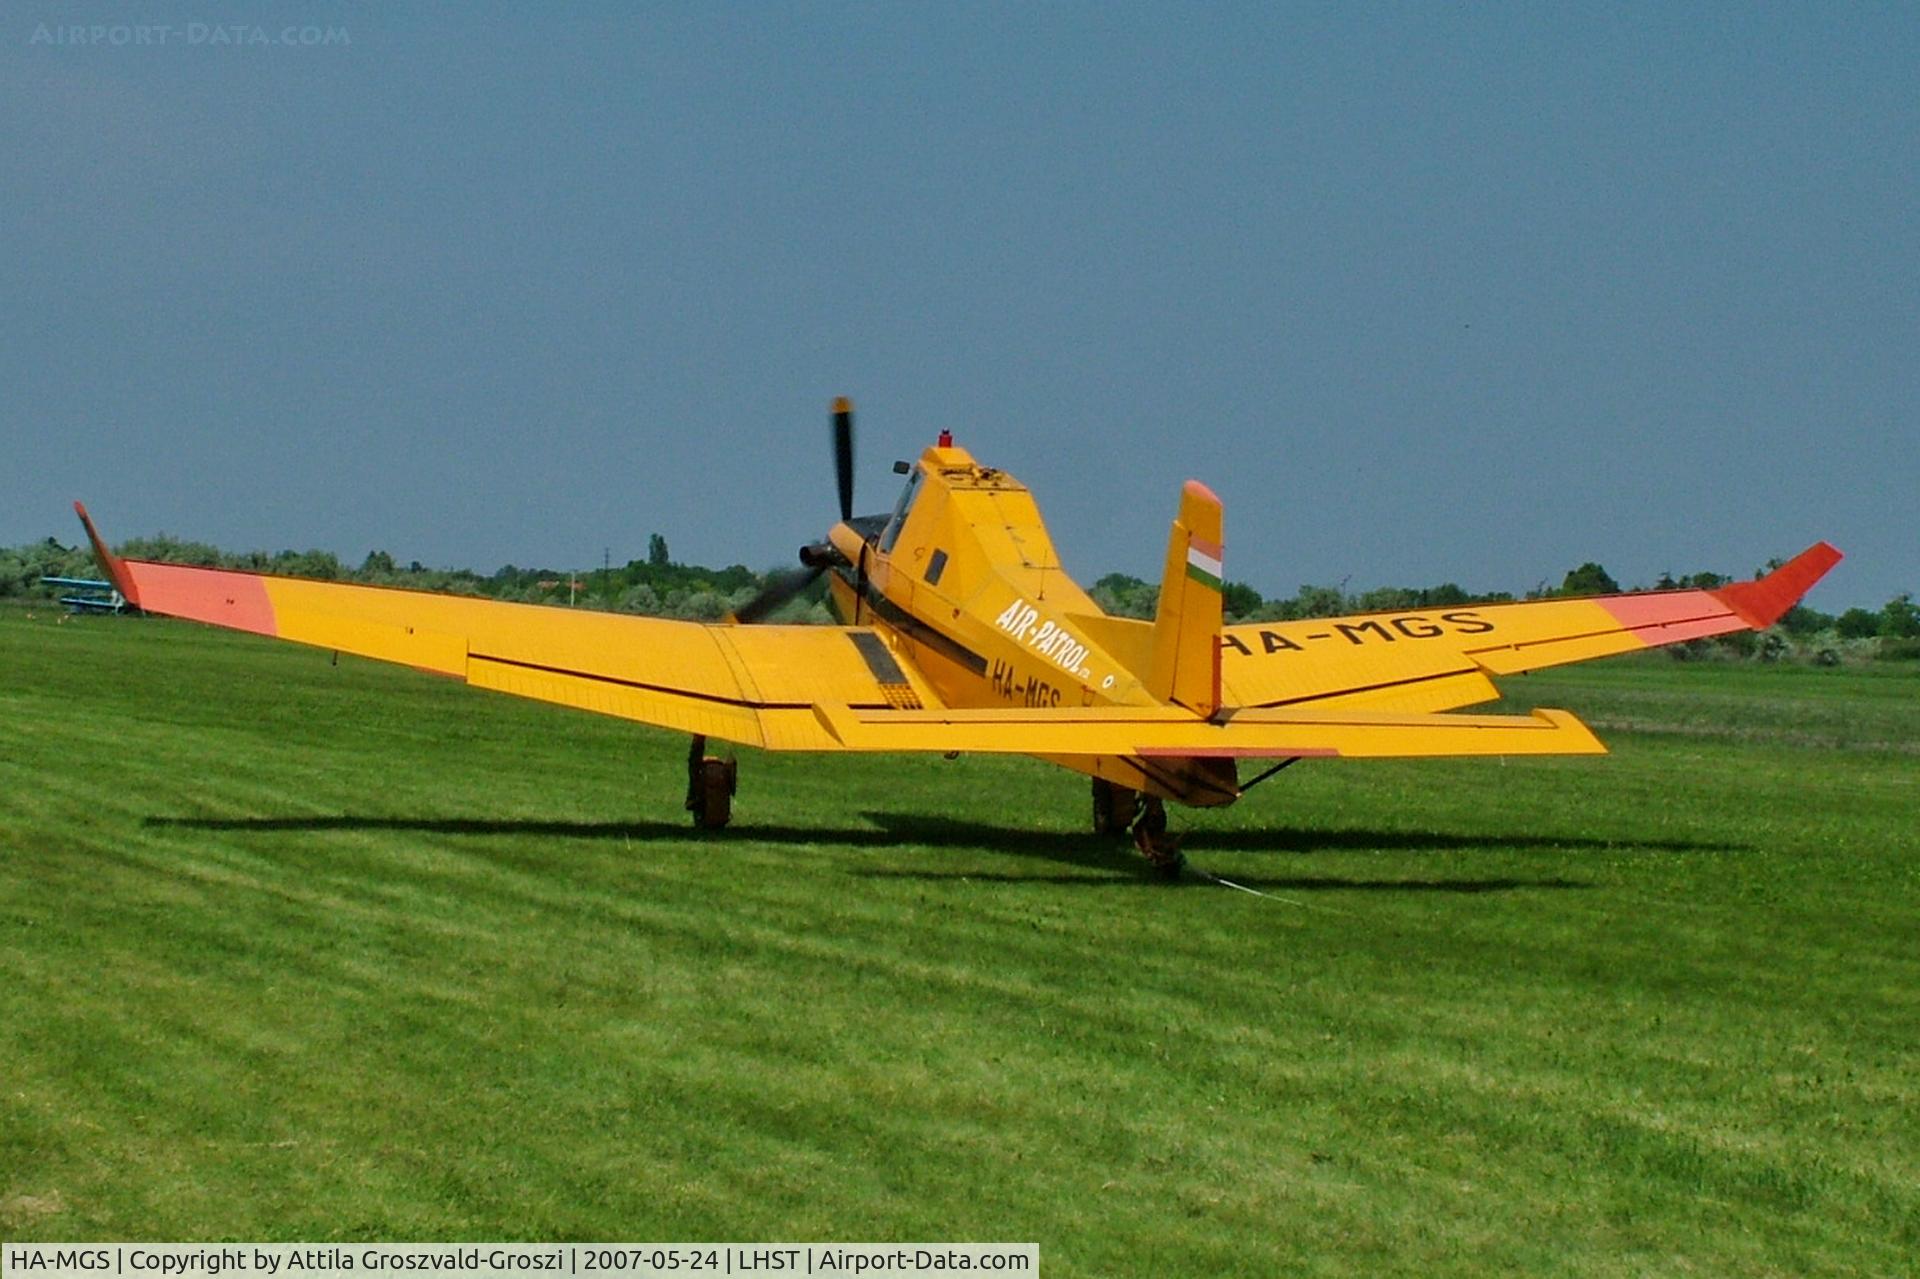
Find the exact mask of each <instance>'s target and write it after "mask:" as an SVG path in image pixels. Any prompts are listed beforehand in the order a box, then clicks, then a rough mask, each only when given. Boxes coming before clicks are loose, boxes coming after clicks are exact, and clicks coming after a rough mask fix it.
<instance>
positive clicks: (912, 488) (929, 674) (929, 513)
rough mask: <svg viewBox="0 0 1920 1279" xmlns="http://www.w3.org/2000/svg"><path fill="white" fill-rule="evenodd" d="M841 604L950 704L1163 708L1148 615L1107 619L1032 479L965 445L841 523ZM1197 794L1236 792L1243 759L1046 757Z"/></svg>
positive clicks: (942, 451) (834, 585)
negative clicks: (1148, 682)
mask: <svg viewBox="0 0 1920 1279" xmlns="http://www.w3.org/2000/svg"><path fill="white" fill-rule="evenodd" d="M829 536H830V540H831V541H832V543H833V546H834V548H835V550H837V551H838V552H839V554H840V556H841V557H842V558H843V560H844V562H843V563H838V564H836V565H835V571H834V572H833V574H832V575H831V576H830V577H829V579H828V581H829V590H830V596H829V598H830V600H831V602H832V606H833V609H834V612H835V613H836V615H837V616H838V617H839V618H840V620H841V621H843V622H845V623H847V624H849V625H858V626H870V627H873V628H874V629H876V630H878V631H880V632H881V633H882V634H883V635H884V636H885V637H886V638H887V640H888V643H889V646H890V647H891V648H892V649H893V651H894V653H895V655H896V657H897V658H899V659H900V660H902V661H907V662H911V663H912V664H913V666H914V668H915V669H916V670H917V671H919V672H920V673H921V674H922V675H923V676H924V677H925V678H926V680H927V682H928V683H929V684H931V685H932V686H933V688H934V689H935V691H936V692H938V694H939V695H940V697H941V699H942V700H943V701H944V702H945V703H946V704H947V705H949V706H954V707H969V708H992V707H1009V706H1026V707H1051V706H1060V707H1066V706H1111V705H1119V706H1154V705H1160V704H1162V703H1160V702H1159V701H1158V699H1156V698H1155V697H1154V696H1153V695H1152V694H1151V693H1150V692H1149V691H1148V690H1147V688H1146V686H1145V684H1144V682H1143V679H1142V672H1144V671H1145V670H1146V669H1147V665H1146V663H1147V661H1148V652H1149V646H1150V644H1151V639H1152V627H1151V626H1150V624H1148V623H1146V622H1142V621H1137V620H1135V619H1132V618H1116V617H1109V616H1107V614H1105V613H1104V612H1103V611H1102V610H1101V609H1100V606H1099V605H1098V604H1096V603H1094V601H1093V599H1092V598H1091V597H1090V596H1088V594H1087V593H1086V592H1085V591H1084V590H1082V589H1081V588H1080V586H1079V584H1078V583H1076V582H1075V581H1074V580H1073V579H1072V578H1071V577H1069V576H1068V575H1067V573H1066V571H1065V570H1064V569H1063V568H1062V567H1061V565H1060V560H1059V556H1058V554H1057V553H1056V552H1055V550H1054V545H1053V539H1052V538H1051V537H1049V536H1048V534H1047V529H1046V525H1045V524H1044V523H1043V522H1042V521H1041V518H1040V511H1039V508H1038V507H1037V506H1036V505H1035V504H1034V500H1033V495H1032V494H1031V493H1030V492H1028V490H1027V487H1026V486H1025V485H1024V484H1021V483H1020V482H1019V481H1018V480H1016V479H1014V478H1013V477H1012V476H1011V475H1008V474H1007V473H1006V472H1005V471H1001V470H998V469H996V468H993V467H983V466H981V465H979V464H978V463H976V462H975V461H974V460H973V458H972V457H971V456H970V455H969V454H968V453H967V452H966V450H964V449H961V448H957V447H954V446H951V445H944V446H935V447H932V448H929V449H927V450H926V451H925V452H923V453H922V454H921V455H920V458H919V460H918V461H917V462H916V463H915V464H914V465H913V467H912V469H911V470H910V471H909V473H908V476H907V483H906V486H905V488H904V490H903V491H902V493H901V495H900V499H899V501H898V502H897V503H896V504H895V507H894V510H893V511H892V513H891V514H890V515H888V516H886V517H884V518H882V517H863V518H860V519H856V520H853V521H849V522H846V523H842V524H839V525H836V526H835V527H834V529H833V531H832V533H831V534H830V535H829ZM1043 758H1048V759H1051V760H1052V761H1053V762H1055V763H1059V764H1061V765H1063V766H1065V767H1068V768H1072V769H1074V770H1075V771H1078V772H1083V773H1087V774H1090V775H1092V776H1095V777H1103V778H1105V779H1106V780H1108V781H1113V782H1117V783H1119V784H1121V785H1124V786H1129V787H1132V788H1134V789H1137V790H1143V791H1146V792H1148V793H1151V794H1156V795H1159V796H1161V797H1162V798H1166V799H1173V800H1178V801H1180V802H1183V803H1188V804H1200V805H1213V804H1224V803H1230V802H1232V800H1233V799H1235V798H1237V797H1238V793H1239V791H1238V787H1237V785H1236V784H1235V778H1234V770H1233V766H1232V761H1230V760H1217V759H1198V760H1184V759H1165V758H1157V759H1154V760H1151V761H1148V760H1142V759H1137V758H1133V757H1122V756H1045V757H1043Z"/></svg>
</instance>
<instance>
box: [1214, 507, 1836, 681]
mask: <svg viewBox="0 0 1920 1279" xmlns="http://www.w3.org/2000/svg"><path fill="white" fill-rule="evenodd" d="M1839 560H1840V552H1839V551H1837V550H1835V549H1834V548H1833V547H1831V546H1829V545H1828V544H1827V543H1825V542H1821V543H1818V544H1816V545H1814V546H1812V547H1809V548H1808V549H1807V550H1805V551H1803V552H1801V553H1800V554H1799V555H1797V556H1795V557H1794V558H1793V559H1792V560H1790V561H1789V562H1787V563H1786V564H1784V565H1782V566H1781V567H1780V568H1778V569H1776V570H1774V571H1773V572H1772V573H1770V574H1768V575H1767V576H1766V577H1764V578H1761V579H1760V580H1758V581H1754V582H1736V583H1733V584H1731V585H1728V586H1723V587H1720V588H1718V589H1716V590H1710V591H1704V590H1687V591H1647V592H1641V593H1637V594H1628V595H1601V596H1593V597H1590V598H1585V599H1552V600H1530V601H1527V602H1525V603H1517V604H1489V605H1477V606H1476V605H1467V606H1463V607H1460V608H1431V609H1413V610H1409V611H1407V612H1404V613H1369V614H1363V615H1360V616H1357V617H1331V618H1314V619H1310V620H1306V621H1298V622H1249V623H1244V624H1241V625H1236V626H1228V627H1225V628H1224V629H1223V630H1222V632H1221V642H1222V652H1221V680H1222V686H1223V687H1222V692H1223V695H1224V700H1225V702H1226V703H1227V704H1228V705H1232V706H1249V707H1333V706H1341V707H1354V708H1366V709H1376V710H1386V709H1393V710H1407V711H1442V710H1450V709H1452V708H1454V707H1458V706H1472V705H1474V704H1476V703H1479V702H1485V701H1491V700H1493V699H1494V698H1496V697H1498V696H1499V695H1500V694H1499V690H1497V689H1496V688H1495V687H1494V686H1493V681H1492V680H1491V679H1489V678H1488V677H1489V676H1491V675H1513V674H1518V673H1520V672H1522V671H1531V670H1538V669H1540V668H1541V667H1545V666H1558V665H1561V664H1563V663H1567V662H1583V661H1586V660H1587V659H1589V658H1594V657H1607V656H1611V655H1613V654H1616V653H1631V652H1637V651H1639V650H1640V649H1644V648H1653V647H1657V646H1659V645H1662V644H1674V643H1679V642H1680V641H1682V640H1694V639H1705V638H1708V637H1710V636H1714V635H1725V634H1728V633H1729V632H1732V631H1742V630H1749V629H1751V630H1764V629H1765V628H1766V627H1768V626H1771V625H1773V623H1775V622H1776V621H1778V620H1779V619H1780V617H1781V616H1782V615H1783V614H1785V613H1786V611H1787V610H1788V609H1790V608H1792V607H1793V605H1794V604H1795V603H1797V602H1798V601H1799V599H1800V597H1801V596H1803V595H1805V594H1806V593H1807V590H1808V588H1810V587H1811V586H1812V585H1813V584H1814V583H1815V582H1817V581H1819V580H1820V578H1821V577H1822V576H1824V575H1825V574H1826V572H1827V570H1828V569H1830V568H1832V567H1833V566H1834V565H1835V564H1837V563H1838V562H1839Z"/></svg>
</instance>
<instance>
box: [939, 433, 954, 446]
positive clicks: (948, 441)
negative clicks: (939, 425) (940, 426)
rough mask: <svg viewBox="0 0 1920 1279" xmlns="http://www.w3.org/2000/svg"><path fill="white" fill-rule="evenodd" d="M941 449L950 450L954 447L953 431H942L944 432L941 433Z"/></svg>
mask: <svg viewBox="0 0 1920 1279" xmlns="http://www.w3.org/2000/svg"><path fill="white" fill-rule="evenodd" d="M939 447H941V448H943V449H950V448H952V447H953V432H952V431H947V430H942V431H941V432H940V440H939Z"/></svg>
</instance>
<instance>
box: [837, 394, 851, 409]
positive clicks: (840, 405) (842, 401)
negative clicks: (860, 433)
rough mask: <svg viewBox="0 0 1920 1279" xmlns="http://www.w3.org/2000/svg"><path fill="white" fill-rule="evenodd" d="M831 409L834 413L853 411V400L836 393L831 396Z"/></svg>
mask: <svg viewBox="0 0 1920 1279" xmlns="http://www.w3.org/2000/svg"><path fill="white" fill-rule="evenodd" d="M833 411H834V412H835V413H851V412H853V401H852V400H849V399H848V398H847V397H846V396H844V395H836V396H834V397H833Z"/></svg>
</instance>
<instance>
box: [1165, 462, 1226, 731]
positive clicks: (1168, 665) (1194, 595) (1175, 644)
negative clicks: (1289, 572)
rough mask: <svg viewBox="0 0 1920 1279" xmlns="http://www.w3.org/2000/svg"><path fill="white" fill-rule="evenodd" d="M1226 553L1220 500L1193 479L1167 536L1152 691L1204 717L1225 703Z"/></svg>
mask: <svg viewBox="0 0 1920 1279" xmlns="http://www.w3.org/2000/svg"><path fill="white" fill-rule="evenodd" d="M1221 554H1222V548H1221V510H1220V499H1219V498H1217V497H1215V496H1214V495H1213V490H1212V489H1209V488H1208V487H1207V486H1206V485H1204V484H1202V483H1200V481H1198V480H1188V481H1187V483H1186V486H1185V487H1184V488H1182V489H1181V490H1180V514H1179V516H1178V517H1177V518H1176V519H1175V520H1174V521H1173V531H1172V534H1171V535H1170V536H1169V537H1168V538H1167V563H1166V568H1165V570H1164V571H1163V572H1162V573H1161V576H1160V609H1159V612H1158V613H1157V614H1156V615H1155V617H1154V619H1153V661H1152V664H1151V666H1150V668H1149V670H1148V673H1147V689H1148V691H1150V692H1151V693H1152V694H1153V695H1154V696H1155V697H1158V698H1159V699H1160V700H1161V701H1163V702H1178V703H1179V704H1180V705H1182V706H1185V707H1186V708H1187V709H1189V710H1191V711H1193V712H1195V713H1196V714H1199V715H1211V714H1213V712H1214V711H1215V710H1216V709H1218V708H1219V705H1220V587H1221V576H1220V572H1221V565H1220V561H1221Z"/></svg>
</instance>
